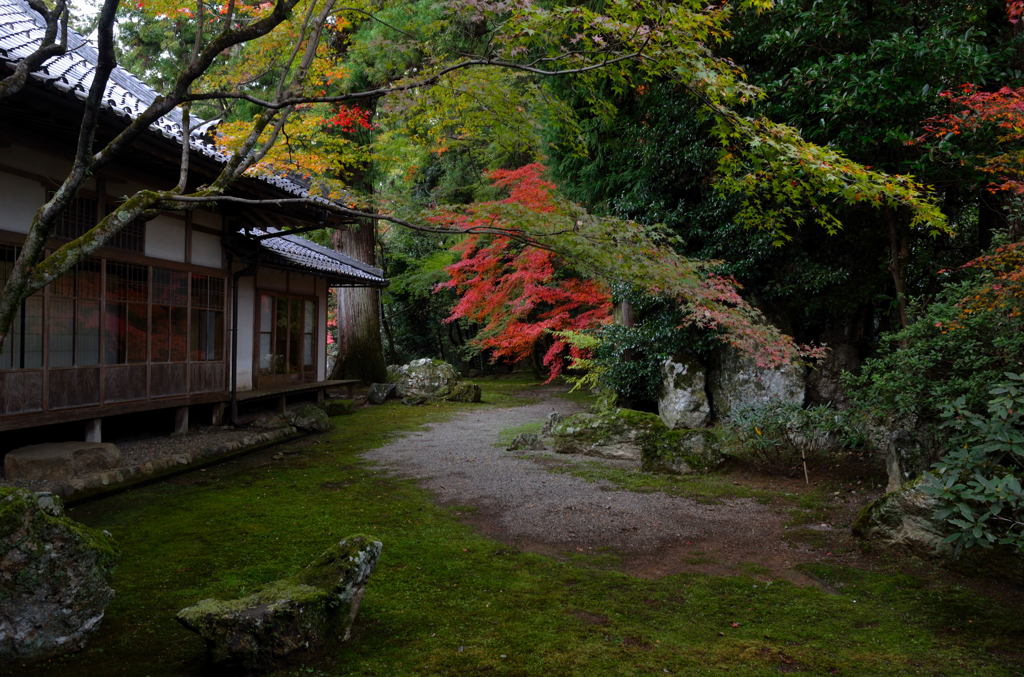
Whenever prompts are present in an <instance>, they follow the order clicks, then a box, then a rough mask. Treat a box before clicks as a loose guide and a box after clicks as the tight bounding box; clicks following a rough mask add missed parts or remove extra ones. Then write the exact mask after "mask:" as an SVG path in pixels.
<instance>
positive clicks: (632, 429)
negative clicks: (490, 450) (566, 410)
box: [549, 409, 724, 473]
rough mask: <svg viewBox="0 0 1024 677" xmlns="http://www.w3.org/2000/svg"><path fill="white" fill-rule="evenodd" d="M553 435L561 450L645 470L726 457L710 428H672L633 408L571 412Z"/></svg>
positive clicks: (687, 468) (680, 468) (699, 468)
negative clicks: (708, 431)
mask: <svg viewBox="0 0 1024 677" xmlns="http://www.w3.org/2000/svg"><path fill="white" fill-rule="evenodd" d="M549 434H550V437H551V440H552V445H553V447H554V450H555V451H556V452H558V453H563V454H584V455H587V456H596V457H599V458H608V459H614V460H620V461H631V462H634V463H636V464H637V466H638V467H642V468H644V469H647V470H656V471H663V472H673V473H691V472H703V471H706V470H709V469H711V468H713V467H715V466H717V465H719V464H720V463H721V462H722V461H723V460H724V456H723V455H722V453H721V451H720V449H719V448H718V446H717V445H715V444H712V443H709V442H708V441H707V438H706V431H702V430H690V429H684V430H671V429H669V428H668V426H666V425H665V424H664V422H662V420H661V419H660V418H659V417H658V415H657V414H650V413H647V412H643V411H635V410H632V409H608V410H600V411H596V412H588V413H581V414H573V415H572V416H568V417H566V418H564V419H561V420H558V421H557V422H555V423H554V424H553V425H552V426H551V429H550V433H549Z"/></svg>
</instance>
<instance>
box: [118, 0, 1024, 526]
mask: <svg viewBox="0 0 1024 677" xmlns="http://www.w3.org/2000/svg"><path fill="white" fill-rule="evenodd" d="M172 4H173V3H172ZM364 4H365V6H364ZM364 4H360V5H359V8H357V9H356V10H352V8H348V9H340V10H338V14H337V16H338V17H342V18H338V19H337V20H329V21H327V22H326V23H324V24H323V25H324V27H325V28H324V30H325V31H326V33H325V34H326V35H327V36H328V37H327V38H326V45H325V46H324V47H323V54H322V55H321V54H320V53H319V52H318V53H317V54H318V60H317V61H316V62H315V63H316V64H317V65H316V66H315V67H314V70H313V71H311V73H313V75H314V76H315V77H314V78H312V80H313V82H314V83H315V84H314V85H310V86H313V87H314V88H321V89H319V91H311V92H309V93H307V94H306V96H307V97H310V98H311V99H317V98H318V97H320V98H324V97H326V98H330V97H331V96H332V95H333V94H337V95H338V96H337V97H336V98H335V100H334V102H333V108H332V109H331V111H330V116H329V117H326V118H325V117H324V116H323V115H322V114H318V115H314V114H312V113H310V112H307V111H311V110H313V109H314V107H311V106H306V105H305V104H303V105H299V106H296V107H295V108H294V110H292V109H289V110H291V112H290V113H288V114H289V115H292V116H293V118H292V119H291V120H289V122H288V123H287V125H286V126H285V127H283V129H284V136H285V137H286V139H287V142H286V143H285V144H283V148H284V150H275V151H271V152H270V153H269V154H268V155H267V157H266V158H264V161H263V163H262V165H261V167H262V168H267V167H269V168H271V169H275V170H279V171H280V170H290V169H289V168H290V167H295V166H298V163H300V161H304V162H305V163H306V164H305V165H304V166H305V167H307V168H309V167H312V168H313V170H314V173H316V174H318V175H319V176H321V177H327V178H330V179H332V180H334V181H335V182H336V183H339V184H341V185H343V186H344V187H345V188H344V190H345V191H349V192H347V193H337V194H336V195H341V194H344V195H349V196H350V197H349V198H346V199H351V200H352V201H353V202H352V204H353V205H359V206H361V207H363V208H365V209H366V210H368V211H370V212H376V213H378V214H380V213H385V214H387V215H388V218H384V219H376V220H371V221H367V222H365V223H363V224H362V225H361V226H360V227H359V228H357V229H351V230H348V231H344V232H341V233H339V232H336V231H335V232H328V231H325V232H324V233H322V234H320V235H318V236H317V237H320V238H321V240H322V242H324V243H329V244H331V245H332V246H335V247H338V248H341V249H345V250H347V251H349V252H350V253H353V254H356V255H358V256H360V257H361V258H363V259H368V258H370V257H371V256H372V257H373V258H374V259H375V261H376V262H377V263H378V264H379V265H381V266H383V268H384V269H385V274H386V275H387V276H388V277H389V278H390V280H391V285H390V287H389V288H388V289H387V290H386V292H385V293H384V294H383V295H382V297H381V298H380V299H379V303H380V308H381V324H380V328H379V330H378V328H377V327H372V330H371V331H370V332H369V333H365V332H364V335H362V336H348V335H346V332H348V331H349V327H350V325H351V323H349V322H346V321H345V320H344V318H345V317H347V316H348V315H346V313H347V312H348V311H347V310H346V309H345V307H344V306H345V303H349V302H347V301H346V302H343V303H342V306H343V307H342V309H341V310H340V316H341V318H342V319H341V320H340V321H337V322H336V325H337V328H338V329H337V330H338V340H337V344H338V345H339V346H340V347H341V350H340V351H339V355H340V357H339V361H338V369H337V370H336V375H342V374H345V375H355V376H359V377H360V378H364V379H367V380H374V379H375V378H377V379H380V378H383V365H384V364H385V363H403V362H407V361H409V360H411V359H413V358H419V357H439V358H442V359H445V360H447V361H450V362H453V363H456V364H458V365H459V366H460V367H462V368H463V369H464V370H469V369H472V370H477V371H481V372H484V371H490V370H499V369H511V368H512V367H513V366H515V365H518V366H520V367H522V366H528V367H530V368H533V369H535V370H537V371H538V372H544V373H547V374H550V375H557V374H560V373H564V372H566V371H567V370H568V371H569V373H570V375H571V376H574V377H577V378H578V377H580V376H581V374H582V375H583V378H584V379H585V381H586V382H587V383H588V384H589V385H591V386H594V387H596V388H598V389H599V390H601V391H602V392H604V393H606V394H607V395H608V397H610V398H612V399H613V400H615V401H617V402H618V403H619V404H620V405H625V406H629V407H633V408H638V409H646V410H653V409H654V408H655V406H656V400H657V398H658V394H659V390H660V388H661V377H660V373H659V369H660V365H661V364H662V363H663V362H664V361H665V360H666V359H668V358H673V359H686V360H695V361H697V362H698V363H708V362H709V361H710V360H711V359H712V358H713V356H714V355H715V354H716V351H720V350H721V348H722V346H724V345H730V346H733V347H737V348H740V349H741V350H744V351H746V352H748V353H750V354H751V355H753V357H754V358H755V359H757V361H758V362H759V363H760V362H763V363H764V364H765V366H772V365H777V364H779V363H782V362H790V361H793V360H797V361H798V362H799V363H800V364H806V366H807V368H809V369H812V373H811V376H810V378H809V380H808V387H807V398H808V401H807V403H808V404H810V405H816V406H826V407H832V408H835V410H836V411H852V412H856V413H857V414H858V415H860V416H863V417H866V418H867V419H869V420H871V421H873V422H874V423H873V424H880V425H882V426H883V427H884V426H885V425H886V422H889V423H890V424H891V423H893V422H894V421H899V422H901V425H903V426H904V427H907V428H912V429H915V430H917V431H928V435H927V437H928V440H929V441H928V442H927V444H925V446H926V447H928V449H927V453H925V454H924V457H925V458H927V459H929V460H936V459H938V458H940V457H943V454H945V453H947V452H949V455H947V456H945V457H944V458H947V459H950V460H949V464H948V466H945V467H946V470H948V472H947V473H946V478H947V480H948V481H946V483H945V484H944V485H943V487H944V488H941V489H940V490H937V491H939V493H942V492H945V494H944V495H945V497H946V498H947V499H949V500H950V501H953V502H954V503H955V502H956V501H957V500H960V504H961V505H963V506H969V505H992V504H993V503H992V502H993V501H995V505H996V507H994V508H992V509H991V510H988V511H987V512H984V511H983V512H984V514H981V513H977V514H976V513H975V512H973V510H974V509H973V508H970V507H965V508H963V509H962V510H960V512H961V513H962V517H963V519H961V517H956V518H955V519H960V520H961V522H964V523H963V524H959V525H957V526H959V527H962V529H963V530H964V533H966V534H968V535H967V536H964V538H965V539H966V541H968V542H978V541H979V540H984V539H988V541H989V542H991V541H992V540H994V539H998V538H1001V539H1003V542H1005V543H1012V542H1017V543H1018V544H1019V543H1024V522H1022V520H1021V515H1022V514H1024V494H1022V492H1021V489H1020V484H1019V481H1018V479H1017V478H1018V476H1019V474H1020V470H1021V465H1022V464H1021V462H1022V460H1024V435H1022V433H1021V431H1020V428H1021V425H1020V423H1021V413H1020V412H1021V407H1020V406H1018V405H1019V404H1020V402H1021V401H1024V393H1022V392H1021V386H1020V376H1019V375H1020V374H1021V373H1022V372H1024V362H1022V360H1024V331H1022V330H1024V326H1022V319H1021V318H1022V312H1021V311H1022V300H1024V284H1022V283H1024V279H1022V278H1024V274H1022V270H1024V244H1022V243H1021V241H1020V239H1021V237H1022V234H1024V226H1022V221H1021V217H1022V211H1021V209H1022V204H1021V195H1024V183H1022V172H1021V168H1022V162H1021V160H1022V156H1021V151H1022V149H1021V142H1022V140H1024V88H1021V85H1022V84H1024V79H1022V71H1021V66H1022V57H1024V53H1022V47H1024V38H1022V35H1021V31H1020V23H1019V20H1020V18H1021V12H1022V7H1021V5H1020V3H1018V2H1013V1H1011V2H1007V1H1006V0H981V1H978V0H915V1H912V2H905V1H897V0H831V1H821V0H799V1H797V0H780V1H779V2H775V3H774V4H773V3H770V2H764V1H760V0H755V1H749V2H741V3H735V4H730V3H721V4H719V5H714V6H710V7H703V6H701V5H699V3H687V2H681V3H667V4H666V3H650V2H636V3H623V2H611V1H609V2H604V1H601V0H591V1H589V2H575V3H574V2H558V1H550V2H529V1H527V0H522V1H519V2H498V1H486V0H456V1H453V2H437V1H434V0H416V1H413V2H385V1H381V2H372V3H364ZM119 11H120V13H121V21H120V23H119V35H118V45H119V57H120V59H121V62H122V65H124V66H125V67H127V68H128V69H129V70H132V71H133V72H136V73H138V74H140V75H141V76H142V77H145V78H146V79H148V80H149V81H150V82H151V83H152V84H153V85H154V86H157V87H160V86H167V85H168V84H169V83H171V82H173V81H174V78H175V77H176V73H178V72H179V71H180V64H181V63H183V62H184V61H185V60H187V53H188V51H189V46H190V44H191V42H192V40H193V39H194V38H195V37H196V34H195V31H196V28H195V26H196V25H197V24H196V22H194V21H192V15H191V14H189V13H188V12H186V13H185V16H183V15H182V10H181V8H178V9H173V10H161V11H154V10H153V9H152V7H150V6H149V5H146V4H145V3H142V2H140V3H138V4H137V5H133V6H128V7H122V8H121V9H120V10H119ZM200 14H201V12H200ZM310 16H312V14H310ZM168 22H174V23H175V26H176V30H175V31H173V32H171V31H168ZM298 35H300V36H301V35H303V34H302V33H301V31H300V32H299V33H298ZM287 36H288V34H287V32H286V33H285V34H284V37H281V38H277V39H276V42H275V41H274V40H271V41H270V42H269V43H266V44H264V43H256V44H252V45H248V44H247V45H245V46H244V47H243V48H239V49H237V50H235V51H233V52H231V53H230V55H229V58H228V59H227V61H226V62H225V63H224V64H222V65H220V66H218V68H220V70H219V71H218V70H216V69H215V70H213V71H211V72H212V73H213V81H214V83H216V82H218V79H217V78H222V79H225V80H230V79H231V78H234V80H239V79H240V78H241V80H242V85H241V86H244V87H246V88H248V89H249V90H254V91H260V90H261V88H262V89H263V90H267V91H269V90H271V89H272V88H273V82H274V81H275V80H274V76H273V74H274V73H275V72H276V71H275V66H274V64H275V58H277V57H276V56H275V55H276V54H279V53H280V52H281V50H283V49H284V48H285V47H286V46H287V45H288V37H287ZM631 50H632V51H631ZM474 55H476V56H474ZM460 59H463V60H465V59H469V60H473V59H477V60H478V61H481V62H486V65H487V66H496V65H497V66H500V67H486V68H462V67H461V66H454V70H450V69H452V68H453V66H452V64H457V63H459V60H460ZM531 59H532V60H531ZM243 76H244V77H243ZM282 82H283V81H282ZM367 91H369V92H373V91H380V92H383V93H382V94H380V95H373V96H362V95H360V96H359V97H353V96H351V93H353V92H367ZM345 97H349V98H345ZM194 109H195V111H196V112H197V113H199V114H201V115H203V116H205V117H207V118H210V117H218V118H220V119H222V122H221V123H220V125H219V126H218V129H219V132H220V134H221V138H222V140H223V141H224V142H225V143H226V144H227V145H228V146H229V147H231V143H232V135H234V136H235V137H238V136H239V135H240V134H241V133H242V131H244V129H245V125H246V124H248V122H249V121H250V120H253V119H259V111H260V110H261V108H260V106H259V105H256V104H254V103H253V102H251V101H246V100H244V99H238V98H227V99H217V98H216V97H210V98H209V99H207V100H203V101H201V102H198V103H196V104H195V108H194ZM240 130H241V131H240ZM808 142H810V143H808ZM810 144H816V145H810ZM275 148H277V147H275ZM274 153H277V155H274ZM275 163H276V164H275ZM911 177H912V178H911ZM371 223H376V227H373V226H372V225H371ZM409 226H412V227H409ZM432 231H440V232H432ZM453 233H467V234H464V235H463V234H453ZM574 233H575V234H577V235H578V237H573V235H574ZM374 293H375V292H371V295H370V296H367V297H366V298H363V299H361V300H360V301H359V303H361V304H363V307H368V306H369V307H372V306H373V305H374V304H376V303H378V300H377V299H376V298H375V297H374V296H372V294H374ZM378 332H379V335H380V338H381V341H380V345H382V346H383V354H380V353H379V351H378V349H377V348H376V347H375V346H376V343H377V342H376V338H377V334H378ZM787 336H788V337H792V338H791V339H790V338H787ZM375 351H377V352H375ZM879 422H881V423H879ZM854 427H856V426H854ZM755 429H757V430H758V431H760V430H761V427H759V426H755ZM758 434H759V435H760V432H759V433H758ZM922 444H924V443H922ZM951 450H952V451H951ZM964 450H967V451H964ZM957 454H959V456H957ZM944 472H945V471H944ZM971 477H974V478H975V479H971V480H965V479H964V478H971ZM978 477H980V478H981V479H980V480H978V479H977V478H978ZM944 481H945V480H944ZM971 482H974V483H975V484H974V485H971ZM1000 492H1003V493H1002V494H1001V493H1000ZM1007 494H1010V495H1012V498H1011V499H1006V500H1008V501H1009V502H1008V503H1007V502H1005V501H1004V499H1005V496H1006V495H1007ZM1000 496H1002V497H1003V498H999V497H1000ZM1000 501H1004V502H1000ZM968 513H970V515H968ZM965 520H966V521H965ZM980 522H985V523H986V524H990V525H991V524H996V527H993V530H992V531H985V530H984V529H980V530H979V529H975V526H976V524H977V523H980ZM982 532H984V534H983V533H982ZM970 534H973V535H970ZM972 539H973V540H972Z"/></svg>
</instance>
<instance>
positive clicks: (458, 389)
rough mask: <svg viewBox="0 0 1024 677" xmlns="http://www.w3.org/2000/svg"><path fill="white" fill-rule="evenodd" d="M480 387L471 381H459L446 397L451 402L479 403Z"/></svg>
mask: <svg viewBox="0 0 1024 677" xmlns="http://www.w3.org/2000/svg"><path fill="white" fill-rule="evenodd" d="M480 396H481V393H480V386H478V385H477V384H475V383H470V382H469V381H459V382H458V383H456V384H455V385H453V386H452V390H451V392H450V393H448V395H447V396H446V397H445V399H446V400H448V401H449V402H479V401H480Z"/></svg>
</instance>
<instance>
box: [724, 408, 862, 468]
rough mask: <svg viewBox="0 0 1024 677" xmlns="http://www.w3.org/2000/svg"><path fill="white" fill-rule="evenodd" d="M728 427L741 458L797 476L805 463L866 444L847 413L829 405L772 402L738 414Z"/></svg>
mask: <svg viewBox="0 0 1024 677" xmlns="http://www.w3.org/2000/svg"><path fill="white" fill-rule="evenodd" d="M728 423H729V425H730V426H731V427H732V428H733V430H734V431H735V434H736V436H737V444H736V446H735V452H734V453H735V455H736V456H737V458H739V460H741V461H746V462H749V463H750V464H751V465H754V466H755V467H757V468H759V469H761V470H764V471H766V472H770V473H778V474H788V475H796V474H798V473H800V472H801V465H802V463H803V461H804V460H805V459H813V458H817V457H821V456H824V455H825V454H827V453H829V452H832V451H834V450H836V449H851V448H859V447H861V446H863V445H864V444H865V443H866V440H865V437H864V435H863V433H861V432H860V431H859V430H858V428H857V427H856V426H855V424H854V423H853V422H852V420H851V419H850V417H849V415H848V414H847V413H846V412H843V411H840V410H837V409H834V408H832V407H829V406H826V405H819V406H815V407H809V408H804V407H801V406H800V405H798V404H795V403H792V402H781V401H771V402H767V403H765V404H757V405H750V406H747V407H741V408H738V409H736V410H734V411H733V412H732V413H730V415H729V420H728Z"/></svg>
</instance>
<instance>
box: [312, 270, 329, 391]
mask: <svg viewBox="0 0 1024 677" xmlns="http://www.w3.org/2000/svg"><path fill="white" fill-rule="evenodd" d="M316 287H317V289H316V292H317V293H316V317H317V323H316V338H315V339H313V341H314V345H315V347H314V348H313V349H314V350H317V351H319V352H318V358H319V359H318V360H317V367H316V380H317V381H323V380H324V379H326V378H327V294H328V293H329V291H330V290H328V289H327V282H325V281H323V280H317V281H316Z"/></svg>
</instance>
